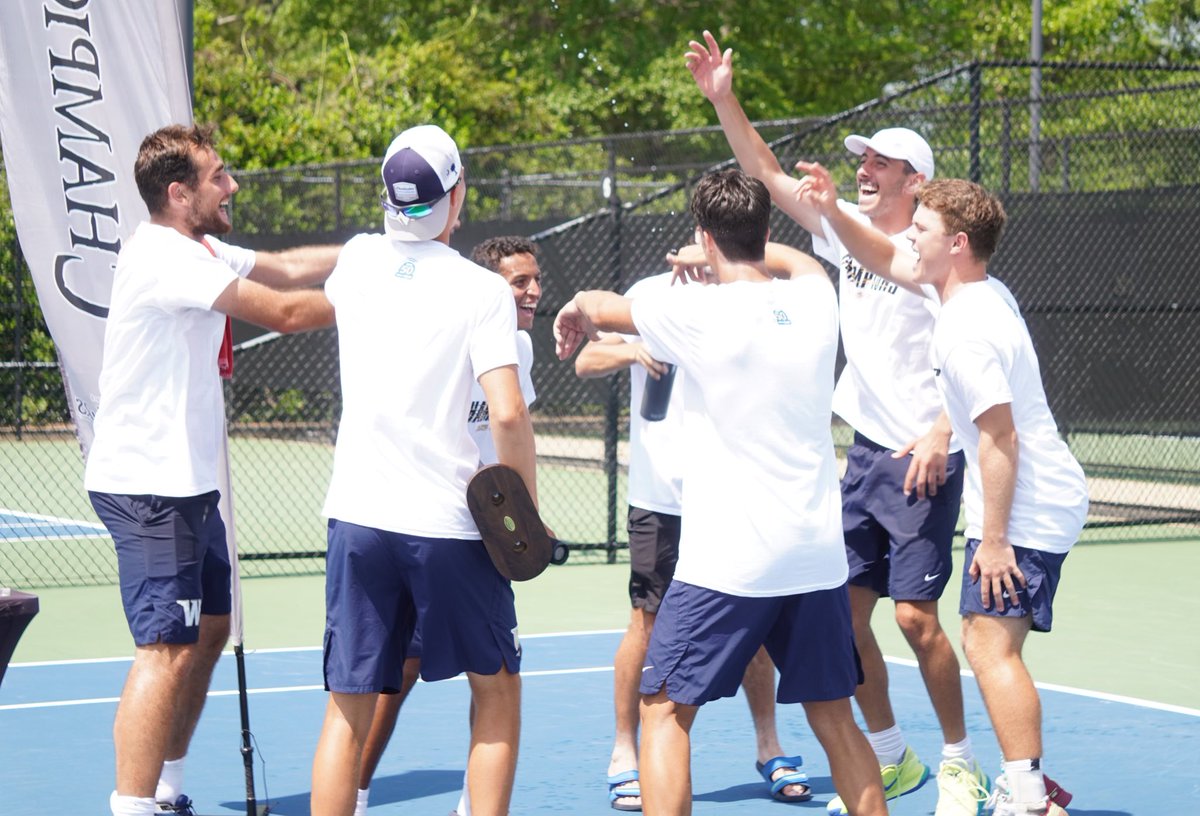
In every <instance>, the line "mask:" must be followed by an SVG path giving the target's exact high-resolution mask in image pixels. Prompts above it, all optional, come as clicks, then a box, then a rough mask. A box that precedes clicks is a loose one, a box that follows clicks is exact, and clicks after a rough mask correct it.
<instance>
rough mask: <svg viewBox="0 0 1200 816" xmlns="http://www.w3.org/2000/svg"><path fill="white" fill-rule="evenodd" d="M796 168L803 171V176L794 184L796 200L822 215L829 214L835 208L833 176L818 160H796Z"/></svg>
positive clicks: (835, 186)
mask: <svg viewBox="0 0 1200 816" xmlns="http://www.w3.org/2000/svg"><path fill="white" fill-rule="evenodd" d="M796 169H797V170H799V171H800V172H801V173H804V174H805V175H804V178H802V179H800V183H799V184H797V185H796V201H798V202H800V203H801V204H808V205H809V206H811V207H814V208H816V209H817V211H818V212H820V213H821V214H823V215H829V214H830V213H832V212H833V211H835V210H836V209H837V200H838V195H837V185H836V184H834V183H833V176H831V175H829V171H828V170H826V169H825V167H824V165H822V164H821V163H820V162H806V161H799V162H796Z"/></svg>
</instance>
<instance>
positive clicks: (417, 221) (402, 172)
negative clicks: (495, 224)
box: [379, 125, 462, 241]
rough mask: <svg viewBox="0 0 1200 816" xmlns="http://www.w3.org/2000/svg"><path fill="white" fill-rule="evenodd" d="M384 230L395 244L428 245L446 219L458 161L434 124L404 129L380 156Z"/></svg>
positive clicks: (452, 146)
mask: <svg viewBox="0 0 1200 816" xmlns="http://www.w3.org/2000/svg"><path fill="white" fill-rule="evenodd" d="M380 172H381V173H382V175H383V194H382V195H381V196H380V197H379V200H380V203H381V204H382V205H383V211H384V218H383V227H384V231H385V232H386V233H387V234H388V235H390V236H391V237H393V238H395V239H397V240H400V241H430V240H432V239H434V238H436V237H438V236H439V235H441V234H442V231H443V230H445V228H446V223H447V222H448V221H449V219H450V196H449V193H450V191H451V190H453V189H454V185H456V184H458V181H459V179H460V178H462V159H460V158H459V156H458V145H456V144H455V143H454V140H453V139H451V138H450V134H448V133H446V131H444V130H442V129H441V128H440V127H438V126H437V125H418V126H417V127H412V128H409V129H408V130H406V131H404V132H403V133H401V134H400V135H399V136H397V137H396V138H395V139H393V140H392V143H391V145H389V146H388V149H387V153H386V154H385V155H384V157H383V166H382V167H381V169H380Z"/></svg>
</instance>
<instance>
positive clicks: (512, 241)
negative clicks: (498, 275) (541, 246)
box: [471, 235, 538, 272]
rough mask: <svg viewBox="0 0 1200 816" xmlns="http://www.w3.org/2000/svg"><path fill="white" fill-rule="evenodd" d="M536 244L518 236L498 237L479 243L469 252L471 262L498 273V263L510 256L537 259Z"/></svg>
mask: <svg viewBox="0 0 1200 816" xmlns="http://www.w3.org/2000/svg"><path fill="white" fill-rule="evenodd" d="M537 252H538V250H537V244H535V243H534V242H533V241H530V240H529V239H528V238H524V237H522V236H520V235H498V236H496V237H495V238H488V239H487V240H486V241H483V242H481V243H479V244H478V245H477V246H476V247H475V248H474V249H473V250H471V260H472V261H474V262H475V263H477V264H479V265H480V266H482V267H486V268H487V269H490V270H492V271H493V272H499V271H500V262H501V261H503V260H504V259H505V258H508V257H510V256H512V255H532V256H534V257H535V258H536V257H537Z"/></svg>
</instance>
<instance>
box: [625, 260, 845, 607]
mask: <svg viewBox="0 0 1200 816" xmlns="http://www.w3.org/2000/svg"><path fill="white" fill-rule="evenodd" d="M633 320H634V324H635V325H636V326H637V329H638V333H639V334H640V335H641V336H642V337H643V338H645V339H646V341H647V342H648V343H649V344H650V346H651V348H653V349H654V350H655V353H656V354H661V355H662V359H663V361H664V362H671V363H676V364H678V365H679V367H680V369H682V370H683V371H686V372H687V375H688V376H687V379H686V380H685V381H684V388H685V391H686V393H685V394H684V434H685V442H686V444H685V446H684V458H685V461H684V472H685V473H686V474H687V477H686V485H687V489H686V490H685V491H684V494H683V514H682V515H683V523H682V530H681V534H680V543H679V563H678V565H677V566H676V568H675V577H676V578H677V579H679V580H680V581H684V582H686V583H689V584H694V585H696V586H702V587H707V588H709V589H713V590H717V591H719V592H724V593H726V594H730V595H742V596H752V597H753V596H757V597H767V596H779V595H792V594H796V593H801V592H812V591H815V590H821V589H830V588H833V587H837V586H841V585H842V584H843V583H845V581H846V576H847V567H846V551H845V548H844V545H843V541H842V520H841V512H842V508H841V496H840V494H839V491H838V473H837V460H836V459H835V457H834V450H833V438H832V435H831V433H830V425H829V419H830V415H831V414H830V412H831V408H830V404H831V401H832V398H833V370H834V362H835V359H836V354H837V303H836V299H835V296H834V292H833V287H832V286H830V285H829V282H828V281H826V280H824V279H823V278H820V277H812V276H809V277H805V278H801V279H799V280H795V281H781V280H777V281H770V282H763V283H749V282H738V283H728V284H721V285H719V286H688V287H685V288H683V289H682V290H680V291H675V292H669V293H666V292H660V293H650V294H647V295H645V296H643V297H639V298H637V299H636V300H634V301H633Z"/></svg>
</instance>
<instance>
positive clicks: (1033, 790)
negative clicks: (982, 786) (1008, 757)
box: [1004, 758, 1046, 802]
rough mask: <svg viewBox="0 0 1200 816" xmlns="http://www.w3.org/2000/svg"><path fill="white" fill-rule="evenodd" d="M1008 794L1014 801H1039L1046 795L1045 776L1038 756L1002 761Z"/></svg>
mask: <svg viewBox="0 0 1200 816" xmlns="http://www.w3.org/2000/svg"><path fill="white" fill-rule="evenodd" d="M1004 778H1005V779H1007V780H1008V791H1009V796H1011V797H1012V800H1013V801H1014V802H1039V801H1041V800H1042V799H1044V798H1045V796H1046V778H1045V777H1044V776H1043V775H1042V763H1041V759H1040V758H1035V759H1016V760H1013V761H1012V762H1005V763H1004Z"/></svg>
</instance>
